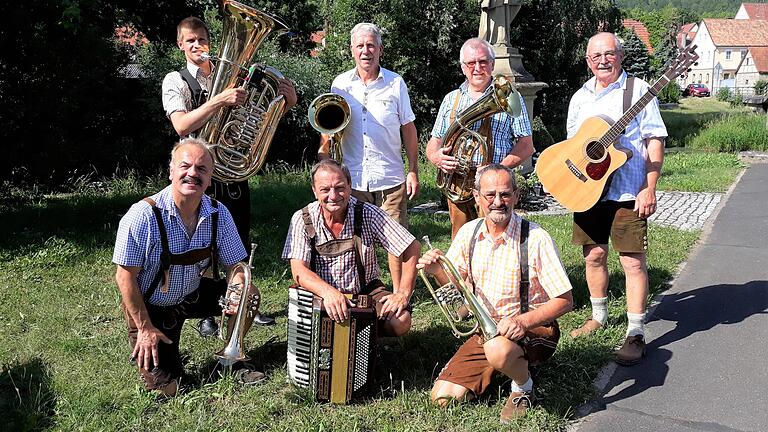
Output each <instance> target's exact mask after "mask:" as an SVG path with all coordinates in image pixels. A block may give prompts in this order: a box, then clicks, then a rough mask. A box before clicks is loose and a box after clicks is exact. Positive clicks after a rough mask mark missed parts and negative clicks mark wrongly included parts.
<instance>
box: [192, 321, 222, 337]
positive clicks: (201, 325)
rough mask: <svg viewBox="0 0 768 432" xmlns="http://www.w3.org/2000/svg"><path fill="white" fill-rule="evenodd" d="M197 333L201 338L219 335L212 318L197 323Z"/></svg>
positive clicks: (217, 327)
mask: <svg viewBox="0 0 768 432" xmlns="http://www.w3.org/2000/svg"><path fill="white" fill-rule="evenodd" d="M197 332H198V333H200V336H202V337H213V336H217V335H218V334H219V326H218V324H216V320H215V319H213V317H208V318H203V319H201V320H200V322H198V323H197Z"/></svg>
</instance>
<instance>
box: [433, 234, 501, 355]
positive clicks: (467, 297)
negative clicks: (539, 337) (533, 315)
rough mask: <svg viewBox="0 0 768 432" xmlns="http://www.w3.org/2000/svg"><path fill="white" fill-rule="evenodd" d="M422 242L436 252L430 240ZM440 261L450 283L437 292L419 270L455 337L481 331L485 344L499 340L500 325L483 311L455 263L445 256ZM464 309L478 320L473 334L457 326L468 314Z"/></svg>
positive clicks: (483, 308)
mask: <svg viewBox="0 0 768 432" xmlns="http://www.w3.org/2000/svg"><path fill="white" fill-rule="evenodd" d="M422 240H423V242H424V243H425V244H426V245H427V247H428V248H429V249H430V250H432V249H434V248H433V247H432V243H431V242H430V241H429V237H427V236H424V237H422ZM437 259H438V262H439V263H440V267H441V268H442V270H443V272H445V275H446V276H447V277H448V282H447V283H445V284H443V285H442V286H440V287H439V288H437V289H435V288H434V286H433V285H432V282H430V280H429V277H428V276H427V273H426V272H425V271H424V269H421V270H419V276H420V277H421V279H422V280H423V281H424V285H425V286H426V287H427V290H429V293H430V294H432V298H433V299H435V303H437V305H438V306H439V307H440V311H441V312H442V313H443V315H444V316H445V318H446V319H447V320H448V325H450V326H451V330H453V334H454V335H455V336H456V337H457V338H460V337H463V336H469V335H472V334H474V333H476V332H477V331H478V330H479V331H480V333H481V334H482V335H483V341H484V342H487V341H489V340H491V339H493V338H494V337H496V336H498V335H499V331H498V329H497V328H496V321H495V320H494V319H493V317H491V315H490V314H489V313H488V312H487V311H486V310H485V307H483V305H482V303H480V301H479V300H478V299H477V297H475V294H474V293H473V292H472V290H471V289H470V288H469V287H468V286H467V284H466V282H464V279H462V277H461V275H460V274H459V272H458V270H456V267H455V266H454V265H453V263H452V262H451V261H450V260H449V259H448V258H446V257H444V256H443V255H439V256H438V257H437ZM462 306H463V307H466V309H467V310H468V311H469V313H470V314H471V315H472V316H473V318H474V319H475V320H476V322H475V325H474V327H472V329H471V330H469V331H462V330H461V329H459V327H458V326H457V324H458V323H460V322H462V321H463V320H464V318H463V315H464V314H463V313H462V312H461V310H460V308H461V307H462Z"/></svg>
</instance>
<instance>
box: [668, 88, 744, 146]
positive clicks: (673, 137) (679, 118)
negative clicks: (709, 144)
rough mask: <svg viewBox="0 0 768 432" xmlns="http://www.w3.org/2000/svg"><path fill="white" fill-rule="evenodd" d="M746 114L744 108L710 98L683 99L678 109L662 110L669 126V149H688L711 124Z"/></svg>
mask: <svg viewBox="0 0 768 432" xmlns="http://www.w3.org/2000/svg"><path fill="white" fill-rule="evenodd" d="M741 112H745V109H744V108H743V107H739V108H732V107H731V106H730V105H729V104H728V103H727V102H721V101H718V100H717V99H715V98H713V97H710V98H692V97H689V98H683V99H681V100H680V103H679V104H678V106H677V107H676V108H670V109H663V110H661V117H662V118H663V119H664V124H665V125H666V126H667V133H668V134H669V137H668V138H667V144H666V145H667V148H671V147H686V146H688V145H689V144H690V142H691V140H693V138H694V136H696V134H697V133H698V132H699V131H700V130H701V129H702V128H703V127H704V126H705V125H706V124H707V123H709V122H711V121H712V120H717V119H719V118H721V117H722V116H724V115H727V114H730V113H741Z"/></svg>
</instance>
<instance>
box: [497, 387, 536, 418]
mask: <svg viewBox="0 0 768 432" xmlns="http://www.w3.org/2000/svg"><path fill="white" fill-rule="evenodd" d="M535 401H536V396H535V395H534V393H533V390H531V391H530V392H522V391H518V392H512V393H510V395H509V399H507V403H506V404H504V408H502V410H501V416H500V417H499V421H501V422H502V423H509V422H510V421H512V420H514V419H516V418H520V417H523V416H524V415H525V413H527V412H528V409H529V408H530V407H531V406H533V403H534V402H535Z"/></svg>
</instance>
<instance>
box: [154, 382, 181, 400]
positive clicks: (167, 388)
mask: <svg viewBox="0 0 768 432" xmlns="http://www.w3.org/2000/svg"><path fill="white" fill-rule="evenodd" d="M178 390H179V384H178V382H177V381H176V380H175V379H174V380H171V381H170V382H169V383H167V384H163V385H161V386H159V387H157V388H155V389H153V390H152V392H153V393H154V394H155V397H156V398H157V399H158V400H163V399H168V398H172V397H174V396H176V392H178Z"/></svg>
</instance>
